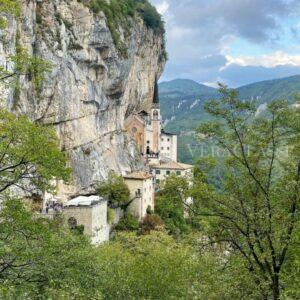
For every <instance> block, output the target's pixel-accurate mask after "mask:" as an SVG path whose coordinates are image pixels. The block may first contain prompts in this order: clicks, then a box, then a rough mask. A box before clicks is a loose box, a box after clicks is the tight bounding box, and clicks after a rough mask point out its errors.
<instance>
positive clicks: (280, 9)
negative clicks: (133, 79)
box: [150, 0, 300, 87]
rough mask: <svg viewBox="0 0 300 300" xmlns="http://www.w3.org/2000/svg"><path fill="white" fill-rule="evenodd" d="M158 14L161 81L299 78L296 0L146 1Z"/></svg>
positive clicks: (234, 82)
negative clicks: (163, 57) (162, 37)
mask: <svg viewBox="0 0 300 300" xmlns="http://www.w3.org/2000/svg"><path fill="white" fill-rule="evenodd" d="M150 1H151V2H152V3H153V4H154V5H155V6H156V7H157V9H158V11H159V12H160V13H161V14H162V15H163V17H164V20H165V22H166V29H167V49H168V52H169V61H168V63H167V66H166V69H165V72H164V74H163V76H162V78H161V80H171V79H175V78H189V79H194V80H195V81H197V82H201V83H204V84H207V85H211V86H214V85H215V84H216V82H218V81H220V82H223V83H226V84H228V85H230V86H231V87H237V86H241V85H244V84H248V83H252V82H256V81H261V80H266V79H273V78H279V77H285V76H291V75H295V74H300V0H150Z"/></svg>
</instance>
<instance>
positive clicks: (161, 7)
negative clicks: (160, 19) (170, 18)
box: [155, 0, 170, 15]
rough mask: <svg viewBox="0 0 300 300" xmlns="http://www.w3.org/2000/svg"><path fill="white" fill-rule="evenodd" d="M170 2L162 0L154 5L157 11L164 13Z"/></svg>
mask: <svg viewBox="0 0 300 300" xmlns="http://www.w3.org/2000/svg"><path fill="white" fill-rule="evenodd" d="M169 6H170V4H169V3H168V1H166V0H164V1H162V2H161V3H158V4H156V5H155V7H156V9H157V11H158V12H159V13H160V14H161V15H164V14H166V12H167V11H168V9H169Z"/></svg>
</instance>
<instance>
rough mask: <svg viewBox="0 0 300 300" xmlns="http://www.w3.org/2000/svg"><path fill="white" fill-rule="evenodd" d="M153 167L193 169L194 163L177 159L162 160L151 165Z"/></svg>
mask: <svg viewBox="0 0 300 300" xmlns="http://www.w3.org/2000/svg"><path fill="white" fill-rule="evenodd" d="M151 168H153V169H169V170H189V169H192V168H193V166H192V165H188V164H183V163H179V162H176V161H167V162H161V163H160V164H155V165H151Z"/></svg>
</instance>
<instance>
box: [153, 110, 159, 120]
mask: <svg viewBox="0 0 300 300" xmlns="http://www.w3.org/2000/svg"><path fill="white" fill-rule="evenodd" d="M153 119H155V120H157V119H158V111H157V110H154V111H153Z"/></svg>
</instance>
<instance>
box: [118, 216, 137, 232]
mask: <svg viewBox="0 0 300 300" xmlns="http://www.w3.org/2000/svg"><path fill="white" fill-rule="evenodd" d="M138 229H139V221H138V219H137V218H136V217H135V216H133V215H132V214H130V213H126V214H125V216H124V217H123V218H122V219H121V220H120V221H119V223H118V224H117V226H116V230H120V231H133V230H138Z"/></svg>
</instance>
